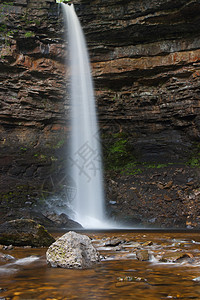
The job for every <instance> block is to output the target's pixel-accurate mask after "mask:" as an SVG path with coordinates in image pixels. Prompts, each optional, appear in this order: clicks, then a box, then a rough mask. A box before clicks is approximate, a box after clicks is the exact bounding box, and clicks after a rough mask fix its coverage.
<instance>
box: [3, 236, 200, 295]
mask: <svg viewBox="0 0 200 300" xmlns="http://www.w3.org/2000/svg"><path fill="white" fill-rule="evenodd" d="M84 234H87V235H89V236H90V237H91V238H92V239H93V240H94V244H95V245H96V247H97V248H98V249H99V251H100V253H101V254H102V256H103V257H104V258H103V260H102V261H101V262H100V263H99V264H97V265H96V267H94V268H93V269H88V270H71V269H61V268H50V267H48V266H47V264H46V260H45V252H46V250H47V249H45V248H40V249H36V248H17V247H15V248H14V249H12V250H2V251H1V252H3V253H4V254H9V255H12V256H14V257H15V259H16V260H15V261H9V262H4V263H3V262H1V264H0V299H1V300H2V299H6V300H8V299H12V300H19V299H20V300H21V299H25V300H29V299H46V300H47V299H48V300H50V299H54V300H59V299H62V300H64V299H80V300H81V299H84V300H88V299H135V300H140V299H141V300H143V299H144V300H146V299H148V300H154V299H200V233H198V232H196V233H195V232H179V233H175V232H166V231H163V232H150V231H146V232H145V231H127V232H126V231H121V232H120V231H118V232H84ZM56 235H57V236H60V235H61V234H56ZM109 237H120V239H123V240H125V241H126V242H125V243H123V244H121V245H119V246H116V247H104V242H105V241H106V240H107V239H108V238H109ZM138 250H139V251H140V250H148V252H149V254H150V260H148V261H140V260H138V259H137V258H136V251H138ZM180 252H181V253H186V254H187V255H188V256H187V260H184V259H180V260H177V261H176V262H171V263H169V262H160V261H159V257H161V256H162V255H163V253H165V254H166V253H170V254H173V253H180ZM198 277H199V278H198Z"/></svg>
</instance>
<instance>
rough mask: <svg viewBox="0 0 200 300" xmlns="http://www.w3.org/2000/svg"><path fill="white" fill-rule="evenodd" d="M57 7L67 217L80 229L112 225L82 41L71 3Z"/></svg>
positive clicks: (94, 110) (90, 79) (85, 50)
mask: <svg viewBox="0 0 200 300" xmlns="http://www.w3.org/2000/svg"><path fill="white" fill-rule="evenodd" d="M61 6H62V11H63V15H64V19H65V23H66V27H67V33H66V40H67V41H68V51H69V66H70V81H71V82H70V100H71V102H70V106H71V116H70V122H71V124H70V125H71V126H70V127H71V134H70V141H69V153H68V154H67V155H68V171H69V174H70V176H71V177H72V179H73V180H74V182H75V185H76V193H75V195H74V199H73V201H72V203H71V209H72V211H73V215H72V216H70V217H71V218H72V219H74V220H75V221H77V222H79V223H80V224H81V225H82V226H83V227H84V228H89V229H96V228H99V229H101V228H112V227H116V226H115V225H114V224H112V222H109V221H108V220H106V218H105V201H104V188H103V176H102V161H101V149H100V142H99V128H98V125H97V117H96V108H95V98H94V92H93V83H92V78H91V70H90V62H89V57H88V52H87V47H86V42H85V38H84V34H83V31H82V28H81V25H80V22H79V19H78V17H77V15H76V12H75V9H74V6H73V4H71V5H67V4H64V3H61Z"/></svg>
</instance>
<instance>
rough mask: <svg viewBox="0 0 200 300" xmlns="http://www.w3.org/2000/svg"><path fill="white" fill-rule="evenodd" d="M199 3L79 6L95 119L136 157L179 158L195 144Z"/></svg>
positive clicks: (184, 0)
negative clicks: (115, 129) (116, 132)
mask: <svg viewBox="0 0 200 300" xmlns="http://www.w3.org/2000/svg"><path fill="white" fill-rule="evenodd" d="M199 12H200V4H199V2H198V1H187V0H179V1H160V0H159V1H150V0H146V1H106V2H105V1H92V3H91V1H90V4H89V3H88V1H82V5H81V7H80V15H81V17H82V19H83V25H84V29H85V32H86V36H87V41H88V45H89V49H90V53H91V60H92V65H93V76H94V79H95V85H96V89H97V95H98V97H97V98H98V103H99V112H100V120H101V122H102V125H103V123H104V122H105V123H106V122H107V121H110V120H112V122H113V123H115V124H116V126H117V124H119V125H118V126H119V127H120V129H121V130H125V131H126V132H128V134H129V135H131V136H132V144H133V147H134V149H135V151H136V152H137V153H140V156H141V158H142V159H152V160H162V159H164V160H166V159H167V160H170V161H172V160H175V161H177V160H182V159H183V158H184V156H185V154H187V151H188V150H189V149H190V147H191V145H192V143H193V142H195V141H199V129H200V128H199V126H200V125H199V124H200V123H199V74H200V73H199V67H200V65H199V60H200V49H199V48H200V36H199V29H200V22H199V21H200V15H199Z"/></svg>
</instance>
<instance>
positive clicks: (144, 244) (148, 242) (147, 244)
mask: <svg viewBox="0 0 200 300" xmlns="http://www.w3.org/2000/svg"><path fill="white" fill-rule="evenodd" d="M152 245H153V242H152V241H146V242H144V243H143V244H142V246H152Z"/></svg>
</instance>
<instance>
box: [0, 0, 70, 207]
mask: <svg viewBox="0 0 200 300" xmlns="http://www.w3.org/2000/svg"><path fill="white" fill-rule="evenodd" d="M54 2H55V1H53V0H52V1H51V0H50V1H32V0H30V1H28V0H16V1H13V2H10V3H9V2H8V1H1V3H0V10H1V18H0V31H1V40H0V57H1V61H0V106H1V112H0V141H1V146H0V149H1V150H0V151H1V161H0V171H1V180H0V191H1V194H6V196H5V195H4V196H3V201H4V202H5V204H6V203H7V202H9V201H11V200H12V198H13V195H15V196H16V197H18V198H19V199H18V200H20V199H21V200H22V202H24V200H27V199H29V198H30V196H29V197H28V196H27V195H28V194H29V195H31V194H32V190H34V197H35V196H36V195H40V197H41V195H42V193H44V192H45V190H49V188H50V187H49V186H51V189H52V188H54V181H55V180H56V179H55V178H57V176H58V175H57V173H60V171H59V169H60V168H61V167H62V166H61V162H62V157H61V156H60V155H59V153H58V155H57V152H59V150H60V148H61V147H62V146H63V144H64V143H65V140H66V132H67V129H66V120H65V119H66V118H65V113H64V112H65V111H67V99H66V96H64V90H65V67H64V53H65V51H64V43H63V39H62V40H61V36H62V35H61V34H57V31H58V32H60V28H61V27H63V24H62V23H61V22H60V20H59V21H58V14H59V11H58V6H57V5H56V4H55V3H54ZM61 177H62V175H61ZM59 180H60V178H59V179H58V181H59ZM8 192H9V193H8ZM16 205H18V204H16ZM22 205H23V203H22Z"/></svg>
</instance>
